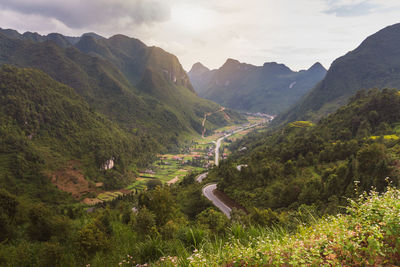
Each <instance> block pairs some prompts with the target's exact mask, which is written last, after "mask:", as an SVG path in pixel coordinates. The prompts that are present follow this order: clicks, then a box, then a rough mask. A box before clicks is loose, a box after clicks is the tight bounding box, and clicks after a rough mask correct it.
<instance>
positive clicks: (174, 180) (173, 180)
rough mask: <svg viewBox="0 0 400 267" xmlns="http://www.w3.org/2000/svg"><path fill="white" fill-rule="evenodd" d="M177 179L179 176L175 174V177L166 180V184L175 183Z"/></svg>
mask: <svg viewBox="0 0 400 267" xmlns="http://www.w3.org/2000/svg"><path fill="white" fill-rule="evenodd" d="M178 181H179V176H175V178H173V179H171V180H169V181H168V182H167V184H168V185H171V184H175V183H176V182H178Z"/></svg>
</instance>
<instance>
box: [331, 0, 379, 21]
mask: <svg viewBox="0 0 400 267" xmlns="http://www.w3.org/2000/svg"><path fill="white" fill-rule="evenodd" d="M336 2H337V1H332V0H330V1H328V4H329V5H330V7H329V8H328V9H327V10H325V11H324V13H325V14H334V15H336V16H337V17H356V16H364V15H368V14H371V13H373V12H374V11H375V10H377V9H379V8H380V5H378V4H374V3H371V1H369V0H366V1H362V2H355V3H354V2H353V3H352V4H342V3H339V4H336Z"/></svg>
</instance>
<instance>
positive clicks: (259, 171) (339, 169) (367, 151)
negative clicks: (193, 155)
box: [214, 90, 400, 213]
mask: <svg viewBox="0 0 400 267" xmlns="http://www.w3.org/2000/svg"><path fill="white" fill-rule="evenodd" d="M399 122H400V95H399V93H398V92H397V91H396V90H383V91H378V90H372V91H369V92H368V93H365V92H359V93H358V94H356V95H355V96H354V97H352V98H351V99H350V103H349V104H348V105H347V106H344V107H342V108H340V109H339V110H338V111H337V112H335V113H333V114H332V115H330V116H328V117H326V118H323V119H322V120H321V121H320V122H319V123H318V124H312V123H310V122H306V121H299V122H294V123H290V124H288V125H286V127H284V128H283V129H281V130H277V131H276V132H269V133H268V134H265V133H263V134H259V135H255V136H253V137H249V138H248V139H245V140H243V141H241V142H239V143H236V144H234V145H233V146H232V147H231V149H232V150H233V151H238V149H239V148H241V147H243V146H245V147H247V148H248V149H247V150H246V151H248V152H236V153H235V156H233V157H232V158H231V159H230V160H228V161H226V162H224V163H223V164H221V166H220V167H219V168H218V169H216V170H215V174H214V175H215V176H216V177H219V178H221V179H222V180H221V182H220V184H219V185H218V188H219V189H220V190H222V191H224V192H225V193H227V194H228V195H229V196H231V197H232V198H233V199H235V200H236V201H238V202H239V203H240V204H242V205H243V206H245V207H246V208H248V209H249V210H251V209H252V208H254V207H257V208H264V209H268V208H270V209H273V210H281V211H285V210H287V209H296V208H298V207H300V206H301V205H313V206H314V207H315V208H316V209H318V210H319V211H320V212H322V213H331V212H335V211H337V209H338V208H339V207H340V206H341V205H344V204H345V199H344V198H343V197H350V196H352V194H353V192H354V188H355V184H354V183H355V181H358V183H359V184H358V188H359V189H360V190H367V191H368V190H369V189H370V188H371V186H373V187H375V188H377V190H379V191H382V190H383V189H384V188H385V185H386V184H387V182H386V181H385V178H386V177H390V180H391V181H392V182H393V183H394V184H395V185H397V184H399V174H398V160H397V158H398V156H399V148H400V147H399V139H400V138H399V132H398V124H399ZM238 164H247V165H248V167H247V168H243V170H242V171H240V172H239V171H237V170H236V165H238Z"/></svg>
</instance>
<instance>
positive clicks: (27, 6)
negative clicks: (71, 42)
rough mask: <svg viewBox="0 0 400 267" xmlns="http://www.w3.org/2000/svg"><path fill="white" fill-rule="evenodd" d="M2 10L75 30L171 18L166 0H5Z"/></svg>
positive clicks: (0, 6)
mask: <svg viewBox="0 0 400 267" xmlns="http://www.w3.org/2000/svg"><path fill="white" fill-rule="evenodd" d="M0 8H1V9H3V10H11V11H15V12H18V13H22V14H25V15H38V16H42V17H46V18H50V19H56V20H58V21H60V22H62V23H64V24H65V25H67V26H68V27H70V28H75V29H79V28H84V27H90V26H93V25H102V24H110V22H113V21H114V22H118V21H124V22H126V23H134V24H136V25H140V24H151V23H154V22H163V21H166V20H168V19H169V17H170V7H169V5H168V1H166V0H129V1H127V0H112V1H110V0H85V1H81V0H66V1H65V0H35V1H32V0H1V2H0Z"/></svg>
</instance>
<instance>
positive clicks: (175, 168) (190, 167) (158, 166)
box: [83, 117, 264, 205]
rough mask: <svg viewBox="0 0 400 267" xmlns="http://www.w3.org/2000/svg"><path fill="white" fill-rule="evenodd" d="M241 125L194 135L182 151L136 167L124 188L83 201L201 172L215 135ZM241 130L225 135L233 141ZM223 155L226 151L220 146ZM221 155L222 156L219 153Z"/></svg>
mask: <svg viewBox="0 0 400 267" xmlns="http://www.w3.org/2000/svg"><path fill="white" fill-rule="evenodd" d="M248 120H249V122H250V123H248V124H256V123H260V122H262V121H263V120H264V119H263V118H257V117H248ZM243 126H245V125H231V126H226V127H223V128H219V129H217V130H215V131H214V133H213V134H212V135H210V136H206V137H204V138H202V137H197V138H196V139H193V140H192V141H191V144H190V146H189V147H185V148H182V151H181V152H180V153H177V154H160V155H157V160H156V161H155V162H153V164H151V166H149V167H148V168H147V169H143V170H140V172H139V177H137V178H136V180H135V182H134V183H132V184H130V185H129V186H127V187H126V188H124V189H121V190H118V191H114V192H110V191H108V192H102V193H100V194H98V195H97V197H95V198H85V199H84V201H83V202H84V203H85V204H88V205H94V204H97V203H101V202H104V201H110V200H113V199H115V198H117V197H118V196H121V195H123V194H127V193H132V192H133V193H137V192H138V191H141V190H146V188H147V187H148V185H150V184H167V185H172V184H174V183H177V182H179V181H180V180H181V179H182V178H183V177H185V176H186V175H187V174H188V173H190V172H196V173H200V172H204V171H205V170H206V169H208V168H210V167H212V166H213V165H214V149H215V142H216V140H217V139H218V138H220V137H222V136H224V135H226V134H228V133H231V132H233V131H236V130H238V129H240V128H241V127H243ZM252 130H253V129H249V130H244V131H243V132H239V133H236V134H234V135H232V136H231V137H229V138H228V140H230V141H233V140H236V139H238V138H242V137H243V136H244V135H246V134H248V133H249V132H250V131H252ZM224 153H225V154H226V155H227V153H228V151H227V150H226V149H224ZM221 156H223V155H221Z"/></svg>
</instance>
